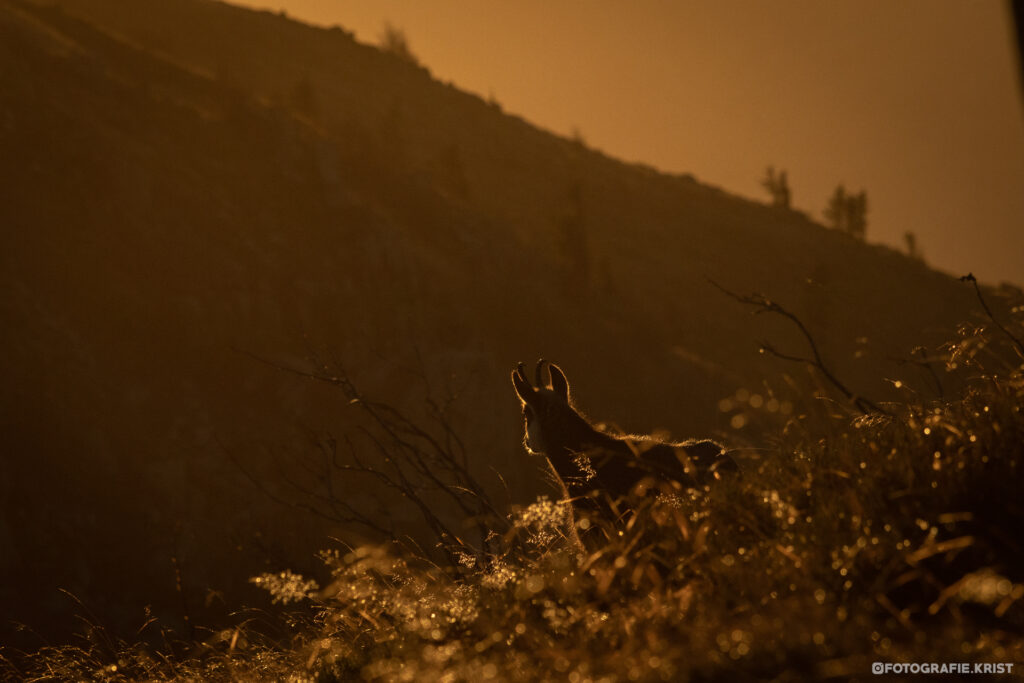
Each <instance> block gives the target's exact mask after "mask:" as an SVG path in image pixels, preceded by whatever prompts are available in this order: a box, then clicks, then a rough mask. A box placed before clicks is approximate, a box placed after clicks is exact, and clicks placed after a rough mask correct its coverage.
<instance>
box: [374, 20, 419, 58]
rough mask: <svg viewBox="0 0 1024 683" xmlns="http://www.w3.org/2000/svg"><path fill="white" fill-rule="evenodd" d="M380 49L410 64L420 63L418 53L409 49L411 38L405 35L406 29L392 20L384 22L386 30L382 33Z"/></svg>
mask: <svg viewBox="0 0 1024 683" xmlns="http://www.w3.org/2000/svg"><path fill="white" fill-rule="evenodd" d="M380 49H381V50H383V51H384V52H388V53H390V54H393V55H394V56H396V57H398V58H399V59H401V60H403V61H406V62H409V63H410V64H416V65H419V60H418V59H416V55H414V54H413V53H412V50H411V49H409V40H408V38H406V37H405V31H403V30H402V29H400V28H397V27H395V26H393V25H392V24H391V23H390V22H386V23H385V24H384V31H383V32H382V33H381V35H380Z"/></svg>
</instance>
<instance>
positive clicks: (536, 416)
mask: <svg viewBox="0 0 1024 683" xmlns="http://www.w3.org/2000/svg"><path fill="white" fill-rule="evenodd" d="M545 370H547V374H548V378H549V379H548V381H545V380H544V374H545ZM534 384H536V386H533V385H531V384H530V381H529V380H528V379H527V377H526V367H525V365H524V364H523V363H519V365H518V367H517V368H516V369H515V370H514V371H513V372H512V386H513V387H515V390H516V394H517V395H518V396H519V400H520V401H521V402H522V405H523V418H524V421H525V432H526V433H525V436H524V437H523V443H524V445H525V446H526V449H527V451H529V452H530V453H532V454H534V455H543V456H546V457H547V460H548V463H549V464H550V466H551V471H552V473H553V475H554V478H555V480H556V481H555V483H556V485H558V486H559V487H560V488H561V489H562V493H563V495H564V496H565V499H566V500H568V501H570V502H571V503H572V506H573V509H574V511H575V512H576V513H579V512H580V511H581V510H586V511H587V512H588V513H593V512H596V513H597V514H599V515H603V516H608V515H613V514H614V512H615V511H616V510H617V509H618V507H617V505H616V503H617V502H618V501H620V500H621V499H622V498H623V497H624V496H627V495H629V494H630V493H632V492H634V491H635V489H636V487H637V485H638V484H640V483H641V482H643V481H644V480H654V481H662V482H666V481H667V482H678V483H679V484H681V485H682V486H683V487H694V486H700V485H703V484H705V483H707V481H708V480H709V479H712V478H714V479H717V478H720V477H721V473H722V472H724V471H728V470H735V469H737V468H736V463H735V461H734V460H733V459H732V458H731V457H729V456H728V455H726V453H725V449H724V448H723V447H722V446H721V445H720V444H718V443H716V442H714V441H711V440H708V439H705V440H700V441H696V440H692V441H683V442H677V443H670V442H665V441H661V440H658V439H655V438H653V437H650V436H613V435H611V434H608V433H607V432H604V431H601V430H600V429H597V428H595V427H594V426H593V425H591V424H590V422H588V421H587V419H586V418H584V417H583V416H582V415H581V414H580V413H579V412H578V411H577V410H576V409H575V408H574V407H573V404H572V401H571V400H570V392H569V381H568V380H567V379H566V377H565V373H564V372H562V370H561V368H559V367H558V366H557V365H555V364H553V363H549V362H548V361H545V360H544V359H541V360H539V361H537V367H536V370H535V375H534Z"/></svg>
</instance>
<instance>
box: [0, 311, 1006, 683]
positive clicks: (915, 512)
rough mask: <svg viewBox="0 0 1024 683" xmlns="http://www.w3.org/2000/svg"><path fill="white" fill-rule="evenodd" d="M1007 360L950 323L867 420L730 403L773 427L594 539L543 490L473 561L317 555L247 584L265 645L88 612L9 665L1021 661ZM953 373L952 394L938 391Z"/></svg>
mask: <svg viewBox="0 0 1024 683" xmlns="http://www.w3.org/2000/svg"><path fill="white" fill-rule="evenodd" d="M1021 356H1022V354H1021V347H1020V342H1019V337H1016V336H1015V333H1014V332H1013V331H1012V330H1009V329H1007V328H1004V327H1003V328H1000V327H998V326H993V327H992V329H991V330H986V329H983V328H979V329H966V328H965V329H964V330H962V333H961V335H960V338H959V339H958V340H957V341H956V342H955V343H951V344H950V345H949V346H948V347H947V348H946V349H944V350H943V353H942V357H941V359H939V360H941V362H942V363H943V364H944V366H945V367H944V368H942V367H937V368H936V367H934V366H929V362H930V361H924V360H922V361H921V363H922V368H923V369H924V370H926V371H927V372H926V373H925V375H924V376H929V377H930V381H931V382H932V386H931V389H930V390H926V389H920V390H915V389H913V388H911V387H907V386H901V387H900V388H901V389H902V390H903V392H904V395H905V401H904V402H901V403H898V404H886V405H884V406H882V407H881V408H880V409H879V410H878V411H863V412H862V413H861V414H854V412H853V411H852V410H850V409H847V408H845V407H844V404H838V403H836V402H833V401H831V400H828V399H826V398H824V397H823V396H822V395H820V394H819V395H818V396H817V397H816V398H814V399H810V400H808V401H807V403H806V404H805V405H797V406H796V408H795V410H793V411H792V413H790V414H784V411H779V410H777V406H778V405H779V401H778V400H776V398H775V397H773V396H772V395H770V394H769V395H767V396H760V395H759V396H758V399H757V400H753V399H752V395H750V394H749V393H748V394H746V395H745V396H741V397H740V398H741V399H745V400H743V401H737V400H730V401H725V402H723V404H724V405H723V409H729V410H737V411H742V414H743V415H744V417H745V419H746V420H748V421H750V422H751V423H754V424H759V425H761V426H762V428H763V433H764V434H766V435H769V436H768V437H766V438H765V441H764V442H762V443H761V444H760V446H761V447H760V448H756V449H755V448H751V449H749V450H744V451H740V452H739V455H738V456H737V457H738V458H740V459H741V463H742V465H741V466H742V470H743V471H742V474H740V475H739V476H736V477H730V478H723V479H722V480H719V481H714V482H712V483H710V484H709V485H708V486H706V487H705V488H703V489H700V490H693V489H691V490H683V489H681V488H676V489H672V488H665V487H662V488H661V489H659V490H656V491H648V492H647V493H646V495H643V496H637V497H635V498H634V499H633V500H632V501H631V503H632V507H633V510H632V511H631V512H629V513H627V514H626V515H625V516H624V517H623V519H622V520H621V521H620V523H619V524H617V525H611V524H609V525H608V527H607V528H604V529H599V530H598V531H599V532H601V533H603V534H605V536H606V538H605V540H603V541H602V542H600V543H599V544H597V547H595V548H591V549H589V550H587V551H585V552H580V551H578V550H576V549H573V548H572V547H571V546H569V545H568V544H566V543H565V542H564V539H563V537H562V522H563V520H564V513H565V510H564V509H563V508H562V507H561V505H560V504H558V503H557V502H553V501H551V500H546V499H541V500H538V501H537V502H536V503H534V504H533V505H530V506H528V507H526V508H524V509H520V510H516V511H515V512H514V513H513V514H511V515H510V516H509V517H508V519H507V520H506V521H507V525H506V526H505V527H503V528H502V530H501V531H500V532H499V531H494V533H493V534H492V536H491V538H490V539H488V543H487V544H486V547H487V548H488V550H487V551H486V552H485V551H484V550H482V549H481V548H471V547H470V546H469V545H468V544H460V543H459V542H457V541H454V540H453V539H452V538H446V539H444V543H443V544H439V545H438V548H439V549H440V551H441V553H442V554H444V555H445V556H446V557H447V558H448V559H450V560H452V561H451V562H450V563H449V564H448V565H447V566H443V563H442V564H438V563H435V562H431V561H430V560H428V559H427V558H426V556H425V554H424V553H422V552H412V551H410V550H408V549H406V548H404V547H403V546H401V545H399V544H396V543H390V544H384V545H367V546H362V547H355V548H346V549H341V550H339V549H334V550H328V551H324V552H323V553H322V555H321V558H322V560H323V562H324V565H325V568H326V572H325V576H329V578H328V579H327V581H326V582H325V585H323V586H322V587H321V586H319V585H318V584H317V583H316V582H315V581H314V580H312V579H307V578H304V577H301V576H298V575H296V574H292V573H290V572H283V573H281V574H271V575H264V576H260V577H255V578H254V579H253V581H254V582H256V583H257V584H259V585H261V586H263V587H264V588H266V589H267V590H268V591H270V593H271V594H272V595H273V596H274V599H275V602H278V603H281V604H282V605H283V606H282V607H281V612H280V613H279V614H277V615H274V619H276V624H277V628H278V629H279V632H278V634H277V636H276V637H271V636H268V635H266V634H267V633H268V629H267V628H266V627H265V626H264V627H263V628H257V627H256V626H255V625H254V623H253V622H251V621H246V622H245V623H242V624H239V625H238V627H237V628H234V629H229V630H227V631H224V632H221V633H215V634H213V636H212V637H210V638H208V639H207V640H206V641H205V642H203V643H195V644H190V645H188V646H187V647H185V646H182V645H181V644H169V645H167V647H165V648H163V649H161V648H154V647H153V646H151V645H145V644H131V643H126V642H120V641H117V642H115V641H113V640H112V639H110V638H108V637H107V635H106V633H105V632H104V631H103V629H102V628H100V627H98V626H95V625H89V626H88V628H87V629H86V630H85V632H84V633H83V641H82V644H81V645H77V646H63V647H52V648H44V649H42V650H40V651H39V652H37V653H34V654H31V655H27V656H24V657H20V658H18V659H15V658H14V657H13V655H11V653H8V655H9V656H8V657H7V658H6V659H3V660H0V665H2V666H4V667H6V673H8V674H10V675H13V676H19V677H20V676H24V677H26V678H27V679H30V680H65V679H68V680H93V681H121V680H295V681H298V680H348V679H368V680H442V681H459V680H469V681H479V680H539V679H545V678H557V679H564V680H569V681H574V682H582V681H649V680H686V679H694V680H730V681H736V680H763V679H773V680H780V681H784V680H807V679H830V678H837V679H848V678H862V677H863V678H867V677H868V676H870V671H871V663H872V662H875V661H881V662H944V661H945V662H1021V661H1024V639H1022V633H1024V607H1022V598H1024V537H1022V536H1021V535H1020V530H1021V529H1022V528H1024V502H1022V500H1021V497H1020V495H1019V482H1020V481H1021V474H1022V467H1024V415H1022V406H1024V374H1022V368H1024V366H1022V365H1021ZM1007 359H1010V360H1007ZM929 367H932V369H934V370H936V372H931V371H930V370H929ZM952 374H955V375H958V376H959V377H961V378H963V379H966V387H967V388H966V390H965V391H963V392H962V394H961V395H960V396H958V397H957V398H955V399H943V398H940V397H941V394H942V393H943V377H949V376H952ZM928 391H930V392H931V395H932V397H931V398H928V397H927V396H926V394H927V393H928ZM729 404H731V405H729ZM268 618H269V615H262V616H261V619H262V620H263V621H266V620H267V619H268Z"/></svg>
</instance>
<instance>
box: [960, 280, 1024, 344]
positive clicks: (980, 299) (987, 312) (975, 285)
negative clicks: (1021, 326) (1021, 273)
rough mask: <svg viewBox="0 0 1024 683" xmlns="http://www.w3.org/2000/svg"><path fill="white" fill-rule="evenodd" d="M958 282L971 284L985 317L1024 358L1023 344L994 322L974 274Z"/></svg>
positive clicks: (998, 323)
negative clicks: (1007, 338)
mask: <svg viewBox="0 0 1024 683" xmlns="http://www.w3.org/2000/svg"><path fill="white" fill-rule="evenodd" d="M960 282H970V283H971V284H973V285H974V291H975V293H976V294H977V295H978V301H980V302H981V307H982V308H983V309H985V315H987V316H988V319H989V320H991V321H992V324H993V325H995V326H996V327H998V328H999V329H1000V330H1001V331H1002V333H1003V334H1005V335H1006V336H1007V337H1009V339H1010V341H1012V342H1013V344H1014V346H1016V347H1017V353H1018V354H1020V356H1021V357H1024V343H1022V342H1021V340H1020V339H1018V338H1017V337H1016V336H1015V335H1014V334H1013V333H1012V332H1010V331H1009V330H1008V329H1006V327H1004V326H1003V324H1002V323H1001V322H999V321H998V320H996V317H995V316H994V315H993V314H992V309H991V308H989V307H988V303H987V302H986V301H985V297H984V296H982V294H981V287H980V286H979V285H978V280H977V278H975V277H974V273H967V275H964V276H963V277H961V278H960Z"/></svg>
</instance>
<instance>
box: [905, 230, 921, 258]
mask: <svg viewBox="0 0 1024 683" xmlns="http://www.w3.org/2000/svg"><path fill="white" fill-rule="evenodd" d="M903 244H904V245H905V246H906V248H907V256H909V257H910V258H912V259H917V260H918V261H923V260H924V256H923V255H922V254H921V247H919V246H918V244H917V235H915V234H914V233H913V232H911V231H910V230H907V231H906V232H905V233H903Z"/></svg>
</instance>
